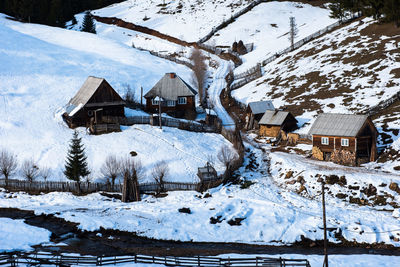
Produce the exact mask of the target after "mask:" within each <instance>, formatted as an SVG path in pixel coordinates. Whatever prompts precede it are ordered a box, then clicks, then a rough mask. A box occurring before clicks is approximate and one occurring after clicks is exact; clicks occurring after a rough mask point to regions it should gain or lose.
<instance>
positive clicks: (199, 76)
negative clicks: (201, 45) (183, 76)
mask: <svg viewBox="0 0 400 267" xmlns="http://www.w3.org/2000/svg"><path fill="white" fill-rule="evenodd" d="M190 59H191V60H192V62H193V69H192V70H193V76H192V81H193V83H194V84H196V86H197V90H198V92H199V99H200V104H203V102H204V96H205V95H206V94H205V92H204V84H205V80H206V74H207V64H206V62H205V57H204V55H203V53H202V52H201V51H200V50H199V49H193V50H192V54H191V55H190Z"/></svg>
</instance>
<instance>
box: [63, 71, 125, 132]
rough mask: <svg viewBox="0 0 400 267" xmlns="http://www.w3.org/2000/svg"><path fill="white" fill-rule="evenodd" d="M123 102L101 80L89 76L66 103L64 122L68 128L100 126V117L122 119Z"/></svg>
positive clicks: (107, 84) (105, 82)
mask: <svg viewBox="0 0 400 267" xmlns="http://www.w3.org/2000/svg"><path fill="white" fill-rule="evenodd" d="M124 107H125V102H124V101H123V99H122V98H121V96H120V95H119V94H118V93H117V92H116V91H115V90H114V89H113V88H112V87H111V85H110V84H109V83H108V82H107V81H106V80H105V79H103V78H97V77H93V76H89V77H88V78H87V79H86V81H85V83H84V84H83V85H82V87H81V89H79V91H78V93H77V94H76V95H75V96H74V97H73V98H72V99H71V100H70V101H69V102H68V104H67V106H66V109H65V113H64V114H63V115H62V117H63V119H64V121H65V122H66V123H67V124H68V126H69V127H70V128H76V127H79V126H84V127H89V126H90V125H93V124H100V123H101V122H102V116H110V117H124Z"/></svg>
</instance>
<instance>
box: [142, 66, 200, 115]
mask: <svg viewBox="0 0 400 267" xmlns="http://www.w3.org/2000/svg"><path fill="white" fill-rule="evenodd" d="M196 95H197V91H196V90H194V89H193V88H192V87H191V86H190V85H189V84H188V83H186V82H185V81H184V80H183V79H182V78H181V77H179V76H178V75H176V73H166V74H165V75H164V76H163V77H162V78H161V80H159V81H158V82H157V83H156V84H155V85H154V86H153V88H151V90H150V91H148V92H147V93H146V94H145V95H144V98H145V99H146V110H147V111H149V112H158V111H159V108H160V107H161V111H162V112H165V113H168V114H171V115H173V116H176V117H183V116H187V115H188V113H192V114H196V107H195V96H196Z"/></svg>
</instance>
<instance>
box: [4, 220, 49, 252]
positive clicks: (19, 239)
mask: <svg viewBox="0 0 400 267" xmlns="http://www.w3.org/2000/svg"><path fill="white" fill-rule="evenodd" d="M50 235H51V232H49V231H47V230H45V229H43V228H39V227H34V226H30V225H27V224H25V223H24V222H23V220H12V219H8V218H0V252H8V251H13V250H23V251H29V250H32V247H31V246H32V245H39V244H41V243H45V242H49V241H50Z"/></svg>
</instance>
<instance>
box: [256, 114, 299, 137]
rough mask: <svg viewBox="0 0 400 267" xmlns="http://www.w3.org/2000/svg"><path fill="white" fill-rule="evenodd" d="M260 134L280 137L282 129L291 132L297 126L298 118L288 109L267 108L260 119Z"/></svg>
mask: <svg viewBox="0 0 400 267" xmlns="http://www.w3.org/2000/svg"><path fill="white" fill-rule="evenodd" d="M258 124H259V127H260V129H259V135H260V136H267V137H278V136H279V135H280V133H281V130H282V131H285V132H290V131H293V130H295V129H296V128H297V120H296V118H295V117H294V116H293V115H292V114H291V113H290V112H288V111H281V110H267V111H265V113H264V115H263V116H262V118H261V120H260V121H259V123H258Z"/></svg>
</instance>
